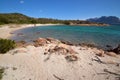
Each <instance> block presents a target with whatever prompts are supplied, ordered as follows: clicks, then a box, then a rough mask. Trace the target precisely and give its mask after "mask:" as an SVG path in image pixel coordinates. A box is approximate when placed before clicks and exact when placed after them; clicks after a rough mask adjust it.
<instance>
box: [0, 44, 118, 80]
mask: <svg viewBox="0 0 120 80" xmlns="http://www.w3.org/2000/svg"><path fill="white" fill-rule="evenodd" d="M49 45H53V44H48V45H47V46H41V47H34V46H27V47H26V48H17V49H14V50H11V51H9V52H8V53H7V54H4V55H0V66H1V67H4V68H5V73H4V76H3V80H117V79H118V78H119V77H120V65H118V64H116V63H120V56H119V55H118V56H117V57H110V56H107V55H105V57H99V58H100V59H101V60H102V61H103V62H105V64H104V63H99V62H98V61H95V60H97V57H96V55H95V51H96V50H97V49H95V48H94V49H91V48H86V47H80V46H78V47H76V46H72V49H74V50H75V51H76V52H77V53H78V54H76V56H77V57H78V60H77V61H71V62H69V61H67V59H65V56H67V55H62V54H58V53H59V52H56V53H52V54H46V55H44V52H45V50H46V49H47V48H48V47H49ZM108 62H112V64H109V63H108ZM104 70H108V71H111V72H114V73H116V74H118V75H115V74H112V73H108V72H105V71H104ZM59 78H60V79H59Z"/></svg>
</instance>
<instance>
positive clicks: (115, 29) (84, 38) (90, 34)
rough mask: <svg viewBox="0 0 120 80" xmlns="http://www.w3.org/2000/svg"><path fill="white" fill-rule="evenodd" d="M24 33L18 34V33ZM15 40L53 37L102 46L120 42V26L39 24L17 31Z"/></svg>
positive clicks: (115, 44) (114, 44) (29, 40)
mask: <svg viewBox="0 0 120 80" xmlns="http://www.w3.org/2000/svg"><path fill="white" fill-rule="evenodd" d="M21 33H22V35H21V36H20V35H19V36H18V35H17V34H21ZM15 34H16V35H15V36H13V37H12V39H13V40H16V41H20V40H25V41H28V42H31V41H33V40H35V39H37V38H39V37H53V38H56V39H60V40H65V41H69V42H72V43H90V44H95V45H97V46H100V47H105V46H106V45H111V46H117V45H118V44H120V26H102V27H100V26H68V25H56V26H38V27H31V28H25V29H21V30H18V31H15Z"/></svg>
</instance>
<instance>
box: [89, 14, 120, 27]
mask: <svg viewBox="0 0 120 80" xmlns="http://www.w3.org/2000/svg"><path fill="white" fill-rule="evenodd" d="M87 21H91V22H99V23H106V24H111V25H120V18H118V17H116V16H102V17H100V18H90V19H87Z"/></svg>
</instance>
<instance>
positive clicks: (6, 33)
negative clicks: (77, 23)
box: [0, 24, 62, 39]
mask: <svg viewBox="0 0 120 80" xmlns="http://www.w3.org/2000/svg"><path fill="white" fill-rule="evenodd" d="M50 25H62V24H5V25H0V38H4V39H9V38H10V37H11V36H12V35H13V34H12V32H13V31H16V30H19V29H23V28H28V27H35V26H50Z"/></svg>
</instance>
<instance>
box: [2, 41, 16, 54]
mask: <svg viewBox="0 0 120 80" xmlns="http://www.w3.org/2000/svg"><path fill="white" fill-rule="evenodd" d="M15 46H16V44H15V42H14V41H13V40H9V39H0V53H2V54H4V53H6V52H7V51H9V50H11V49H14V48H15Z"/></svg>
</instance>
